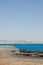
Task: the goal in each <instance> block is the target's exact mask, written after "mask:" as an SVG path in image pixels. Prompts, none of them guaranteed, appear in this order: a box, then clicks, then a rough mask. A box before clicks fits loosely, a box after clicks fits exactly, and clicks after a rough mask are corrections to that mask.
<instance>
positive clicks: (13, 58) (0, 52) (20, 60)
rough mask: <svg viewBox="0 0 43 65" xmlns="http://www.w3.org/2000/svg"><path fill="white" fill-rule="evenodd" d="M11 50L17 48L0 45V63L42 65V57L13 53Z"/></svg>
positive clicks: (3, 64)
mask: <svg viewBox="0 0 43 65" xmlns="http://www.w3.org/2000/svg"><path fill="white" fill-rule="evenodd" d="M12 50H17V49H16V48H13V47H11V46H10V47H9V46H6V47H4V46H2V47H0V65H43V58H33V57H29V56H27V57H26V56H21V55H15V53H14V52H12Z"/></svg>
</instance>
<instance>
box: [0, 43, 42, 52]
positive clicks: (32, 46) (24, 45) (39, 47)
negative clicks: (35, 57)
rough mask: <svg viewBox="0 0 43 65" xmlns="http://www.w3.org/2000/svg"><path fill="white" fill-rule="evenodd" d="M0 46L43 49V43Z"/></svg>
mask: <svg viewBox="0 0 43 65" xmlns="http://www.w3.org/2000/svg"><path fill="white" fill-rule="evenodd" d="M0 46H14V47H16V48H18V49H19V50H32V51H43V44H41V43H40V44H35V43H34V44H0Z"/></svg>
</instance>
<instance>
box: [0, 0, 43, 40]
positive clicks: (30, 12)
mask: <svg viewBox="0 0 43 65" xmlns="http://www.w3.org/2000/svg"><path fill="white" fill-rule="evenodd" d="M24 36H25V39H26V40H28V41H43V0H0V40H23V39H24Z"/></svg>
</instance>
